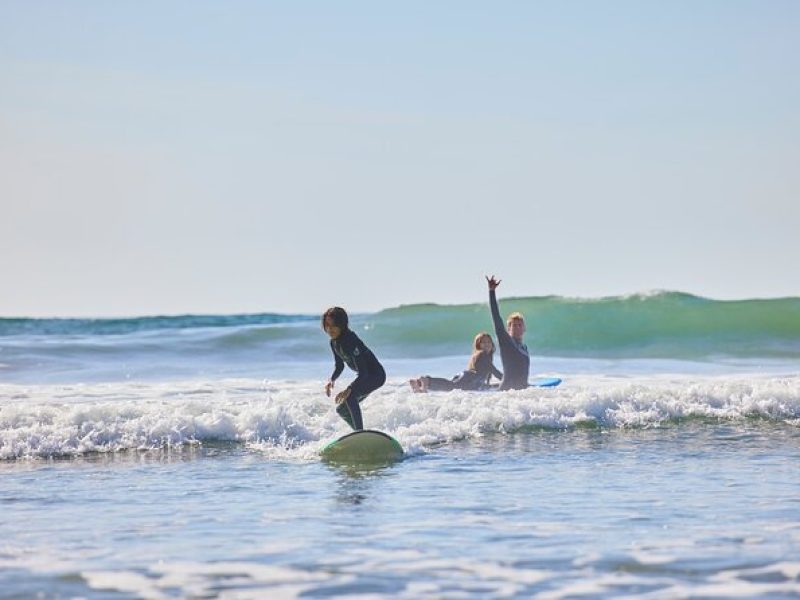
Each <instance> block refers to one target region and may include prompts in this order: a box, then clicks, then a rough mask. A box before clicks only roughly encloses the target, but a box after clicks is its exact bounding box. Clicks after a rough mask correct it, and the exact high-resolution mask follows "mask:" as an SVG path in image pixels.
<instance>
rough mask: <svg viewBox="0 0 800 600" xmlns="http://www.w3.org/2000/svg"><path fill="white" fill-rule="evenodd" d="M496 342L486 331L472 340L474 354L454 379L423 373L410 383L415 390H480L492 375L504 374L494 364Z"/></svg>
mask: <svg viewBox="0 0 800 600" xmlns="http://www.w3.org/2000/svg"><path fill="white" fill-rule="evenodd" d="M493 357H494V342H493V341H492V336H490V335H489V334H488V333H486V332H485V331H482V332H480V333H479V334H478V335H476V336H475V340H474V341H473V342H472V356H471V357H470V359H469V363H467V368H466V370H464V371H463V372H461V373H459V374H458V375H456V376H455V377H453V378H452V379H443V378H442V377H431V376H430V375H423V376H422V377H418V378H417V379H409V381H408V383H409V384H410V385H411V389H412V390H414V391H415V392H427V391H429V390H430V391H432V392H449V391H452V390H479V389H481V388H482V387H484V386H486V385H487V384H488V383H489V380H490V379H491V377H492V375H494V376H495V377H497V378H498V379H502V378H503V374H502V373H501V372H500V371H498V370H497V367H495V366H494V363H493V362H492V358H493Z"/></svg>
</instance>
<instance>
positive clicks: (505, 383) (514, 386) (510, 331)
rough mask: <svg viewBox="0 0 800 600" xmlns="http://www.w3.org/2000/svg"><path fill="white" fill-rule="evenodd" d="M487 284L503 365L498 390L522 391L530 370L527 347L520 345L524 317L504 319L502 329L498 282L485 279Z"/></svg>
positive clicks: (517, 315) (512, 316)
mask: <svg viewBox="0 0 800 600" xmlns="http://www.w3.org/2000/svg"><path fill="white" fill-rule="evenodd" d="M486 281H487V283H488V284H489V306H490V308H491V311H492V322H493V323H494V331H495V333H496V334H497V345H498V346H500V362H501V363H502V364H503V380H502V381H501V382H500V387H499V389H500V390H524V389H525V388H527V387H528V372H529V371H530V368H531V357H530V355H529V354H528V347H527V346H526V345H525V344H523V343H522V336H523V335H525V317H523V316H522V313H518V312H515V313H512V314H510V315H508V319H506V323H505V327H503V319H502V318H501V317H500V309H499V308H498V307H497V296H496V295H495V290H496V289H497V286H498V285H500V280H497V279H495V278H494V275H492V276H491V278H489V277H486Z"/></svg>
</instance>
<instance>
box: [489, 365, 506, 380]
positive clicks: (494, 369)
mask: <svg viewBox="0 0 800 600" xmlns="http://www.w3.org/2000/svg"><path fill="white" fill-rule="evenodd" d="M490 368H491V371H492V375H494V376H495V377H497V378H498V379H502V378H503V372H502V371H501V370H500V369H498V368H497V367H495V366H494V363H491V365H490Z"/></svg>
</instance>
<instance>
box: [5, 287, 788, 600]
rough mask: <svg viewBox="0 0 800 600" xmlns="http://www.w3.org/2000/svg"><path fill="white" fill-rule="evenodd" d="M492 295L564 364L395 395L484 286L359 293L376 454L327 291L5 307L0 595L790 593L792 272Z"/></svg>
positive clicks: (477, 308) (355, 318) (466, 345)
mask: <svg viewBox="0 0 800 600" xmlns="http://www.w3.org/2000/svg"><path fill="white" fill-rule="evenodd" d="M500 306H501V311H502V312H503V313H504V314H508V313H509V312H511V311H517V310H518V311H521V312H523V313H524V314H525V317H526V321H527V326H528V331H527V334H526V342H527V344H528V347H529V349H530V351H531V355H532V360H531V377H532V378H534V377H538V376H555V377H560V378H562V379H563V383H562V384H561V385H560V386H558V387H556V388H552V389H547V388H530V389H528V390H523V391H510V392H461V391H454V392H448V393H443V392H437V393H429V394H414V393H412V391H411V389H410V387H409V386H408V383H407V381H408V379H409V378H410V377H415V376H419V375H424V374H430V375H436V376H444V377H449V376H452V375H454V374H456V373H458V372H460V371H461V370H462V369H463V368H464V367H465V365H466V363H467V360H468V357H469V353H470V347H471V342H472V338H473V337H474V335H475V334H476V333H477V332H478V331H482V330H484V331H491V323H490V319H489V314H488V307H487V305H486V304H468V305H457V306H442V305H436V304H422V305H414V306H402V307H397V308H389V309H386V310H382V311H379V312H376V313H370V314H354V315H351V325H352V327H353V329H354V330H355V331H356V332H357V333H358V335H359V336H360V337H361V338H362V339H363V340H364V341H365V342H366V343H367V345H368V346H369V347H370V348H372V350H373V351H374V352H375V354H376V355H377V356H378V357H379V358H380V360H381V361H382V363H383V364H384V366H385V367H386V371H387V375H388V379H387V383H386V385H385V386H384V387H383V388H381V389H379V390H378V391H376V392H374V393H373V394H372V395H371V396H370V397H369V398H367V400H365V401H364V403H363V404H362V409H363V413H364V422H365V426H366V427H368V428H371V429H379V430H382V431H386V432H387V433H389V434H390V435H392V436H393V437H395V438H396V439H397V440H398V441H399V442H400V443H401V444H402V446H403V448H404V450H405V456H404V459H403V460H402V461H400V462H397V463H394V464H390V465H380V466H364V465H362V466H343V465H333V464H328V463H325V462H322V461H321V460H320V458H319V451H320V450H321V448H322V447H324V446H325V445H326V444H327V443H328V442H330V441H331V440H333V439H335V438H336V437H338V436H340V435H343V434H345V433H346V432H347V431H348V428H347V425H346V424H345V423H344V422H343V421H342V420H341V419H339V418H338V417H337V415H336V413H335V411H334V406H333V403H332V401H331V399H329V398H327V397H326V396H325V394H324V392H323V386H324V382H325V380H326V379H327V378H328V376H329V375H330V373H331V371H332V369H333V360H332V356H331V353H330V348H329V345H328V339H327V336H326V335H325V334H324V332H323V331H322V330H321V328H320V322H319V315H308V314H292V315H288V314H272V313H264V314H254V315H186V316H153V317H139V318H119V319H25V318H13V319H11V318H5V319H2V318H0V598H30V597H40V598H104V599H105V598H237V599H238V598H363V599H368V598H553V599H556V598H653V599H657V598H664V599H667V598H669V599H671V598H731V597H736V598H800V468H798V465H800V298H783V299H750V300H741V301H717V300H710V299H706V298H699V297H696V296H691V295H688V294H682V293H676V292H657V293H651V294H640V295H632V296H626V297H613V298H602V299H574V298H562V297H536V298H508V299H506V298H502V297H501V298H500ZM322 308H324V307H322ZM495 363H496V364H497V365H498V366H500V361H499V356H496V357H495ZM352 377H353V374H352V373H351V372H349V371H347V370H346V371H345V373H343V375H342V378H341V379H340V382H347V381H349V380H350V379H352ZM344 385H346V383H340V384H339V385H338V386H337V389H342V388H343V387H344Z"/></svg>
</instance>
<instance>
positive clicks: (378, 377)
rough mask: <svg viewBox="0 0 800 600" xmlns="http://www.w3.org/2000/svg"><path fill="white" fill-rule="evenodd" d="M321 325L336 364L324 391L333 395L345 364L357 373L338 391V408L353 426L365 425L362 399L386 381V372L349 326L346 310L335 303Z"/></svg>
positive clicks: (361, 427)
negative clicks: (348, 383) (329, 342)
mask: <svg viewBox="0 0 800 600" xmlns="http://www.w3.org/2000/svg"><path fill="white" fill-rule="evenodd" d="M322 329H324V330H325V333H327V334H328V335H329V336H330V338H331V351H332V352H333V360H334V364H335V367H334V369H333V374H332V375H331V378H330V379H329V380H328V382H327V383H326V384H325V394H326V395H327V396H328V397H329V398H330V396H331V390H333V386H334V382H335V381H336V379H337V378H338V377H339V375H341V374H342V370H343V369H344V365H345V364H347V366H348V367H350V368H351V369H353V371H355V372H357V373H358V377H356V378H355V379H354V380H353V382H352V383H351V384H350V385H348V386H347V387H346V388H345V389H344V390H342V391H341V392H339V393H338V394H336V412H337V413H339V416H340V417H342V418H343V419H344V420H345V421H346V422H347V424H348V425H350V427H352V428H353V429H354V430H356V431H359V430H361V429H364V423H363V421H362V419H361V407H360V406H359V403H360V402H361V401H362V400H363V399H364V398H366V397H367V396H368V395H369V394H370V393H371V392H374V391H375V390H377V389H378V388H379V387H381V386H382V385H383V384H384V383H385V382H386V372H385V371H384V370H383V366H381V363H379V362H378V359H377V358H375V355H374V354H373V353H372V350H370V349H369V348H367V347H366V346H365V345H364V342H362V341H361V339H359V337H358V336H357V335H356V334H355V333H354V332H353V330H352V329H350V328H349V320H348V318H347V313H346V312H345V310H344V309H343V308H340V307H339V306H334V307H332V308H329V309H328V310H326V311H325V313H324V314H323V315H322Z"/></svg>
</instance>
